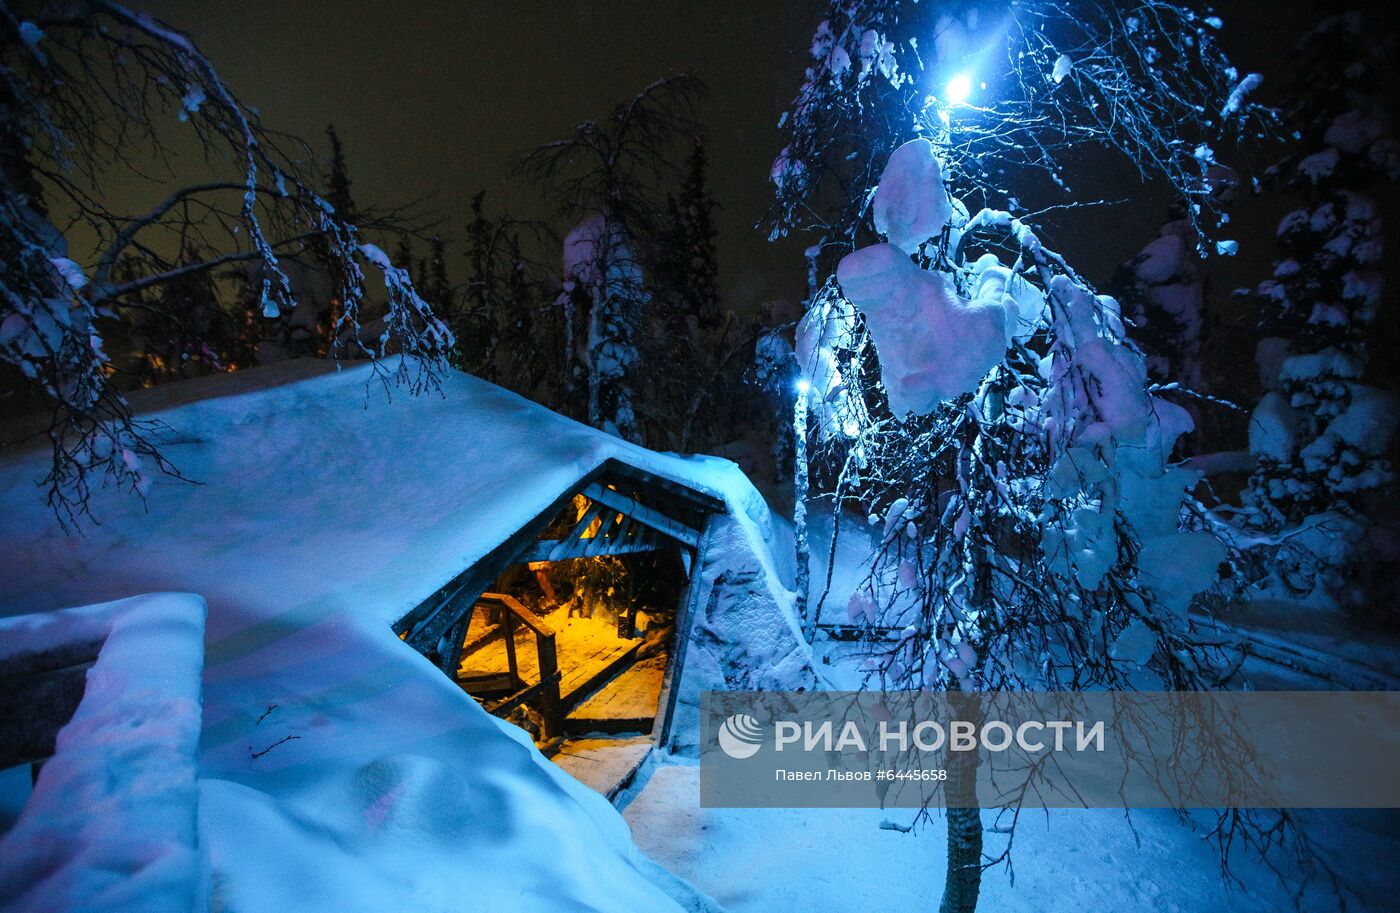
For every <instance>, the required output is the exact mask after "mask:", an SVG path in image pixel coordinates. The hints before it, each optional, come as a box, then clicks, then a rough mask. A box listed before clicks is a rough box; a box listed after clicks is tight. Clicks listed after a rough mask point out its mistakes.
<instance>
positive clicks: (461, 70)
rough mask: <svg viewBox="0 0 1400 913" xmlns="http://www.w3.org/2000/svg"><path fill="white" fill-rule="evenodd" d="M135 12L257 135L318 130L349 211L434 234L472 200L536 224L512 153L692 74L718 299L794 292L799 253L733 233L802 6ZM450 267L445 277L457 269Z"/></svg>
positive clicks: (272, 6)
mask: <svg viewBox="0 0 1400 913" xmlns="http://www.w3.org/2000/svg"><path fill="white" fill-rule="evenodd" d="M137 3H138V5H139V6H140V7H141V8H143V9H146V10H148V11H149V12H151V13H152V14H153V15H155V16H157V17H158V18H161V19H164V20H165V21H167V22H169V23H171V24H172V25H175V26H177V27H179V28H181V29H184V30H186V31H188V32H190V33H191V34H192V35H193V36H194V37H195V39H196V41H197V42H198V43H199V45H200V47H201V49H202V50H204V52H205V53H206V54H208V55H209V56H210V57H211V58H212V59H213V61H214V63H215V65H216V66H217V67H218V68H219V69H220V71H221V73H222V74H223V75H224V77H225V79H226V80H227V81H228V82H229V84H230V85H231V86H232V87H233V88H234V90H235V91H236V92H238V93H239V94H240V96H241V97H242V98H243V100H244V101H245V102H248V103H250V104H253V105H256V106H257V107H258V108H259V109H260V111H261V113H262V115H263V119H264V122H265V123H267V124H268V125H269V126H272V127H275V128H278V129H283V130H287V131H289V132H292V133H295V134H297V135H300V136H303V137H304V138H308V139H312V140H314V141H316V142H318V143H319V144H320V145H321V146H322V147H324V146H325V143H324V137H323V132H322V131H323V130H324V128H325V126H326V124H327V123H328V122H332V121H333V122H334V123H335V126H336V129H337V131H338V132H339V134H340V136H341V139H342V140H343V142H344V143H345V147H346V155H347V158H348V160H349V167H350V174H351V178H352V180H353V182H354V188H353V189H354V193H355V197H356V200H357V202H360V203H361V204H365V203H372V204H375V205H389V204H396V203H403V202H407V201H410V200H417V199H423V200H425V202H426V204H427V205H428V206H429V208H430V209H431V210H432V211H433V212H434V213H435V214H437V215H440V216H442V217H444V218H445V219H446V220H447V222H446V224H445V225H444V226H443V234H444V235H445V236H446V237H448V238H449V239H452V238H457V237H461V234H462V225H463V224H464V223H465V221H466V213H467V208H468V203H469V202H470V200H471V197H472V195H473V194H474V193H475V192H476V191H477V190H478V189H482V188H484V189H486V190H487V201H488V209H496V211H499V209H497V207H501V206H504V207H505V208H506V209H508V210H510V211H511V212H512V213H514V214H516V215H525V216H530V215H545V214H548V210H547V208H546V207H545V205H544V204H543V203H542V202H541V201H540V197H539V194H538V193H537V192H536V191H535V190H534V188H532V187H529V186H528V185H523V182H522V181H521V179H519V178H513V177H512V175H511V161H512V156H513V155H514V154H515V153H517V152H519V151H521V150H523V149H527V148H529V147H531V146H534V145H537V144H540V143H543V142H546V141H548V140H551V139H555V138H557V137H559V136H562V135H564V134H566V133H567V132H568V130H569V128H570V127H571V126H572V125H573V124H574V123H576V122H577V121H580V120H585V119H588V118H594V117H601V116H603V115H604V114H605V113H606V111H607V109H608V108H609V107H610V106H611V105H612V104H614V103H616V102H618V101H622V100H624V99H627V98H630V97H631V96H632V95H634V94H636V92H637V91H639V90H640V89H642V88H643V87H644V86H646V85H647V84H648V83H650V82H652V81H653V80H655V79H657V78H658V77H660V76H664V75H667V74H670V73H675V72H679V71H682V70H690V71H692V72H695V73H697V74H699V75H700V76H701V77H702V78H704V79H705V81H706V82H707V83H708V85H709V93H708V96H707V99H706V101H705V106H704V110H703V116H704V119H705V121H706V123H707V124H708V125H709V154H710V160H711V180H712V189H713V192H714V195H715V197H716V198H717V199H718V200H720V202H721V203H722V204H723V205H724V210H723V212H722V213H721V215H720V232H721V245H722V250H721V270H722V276H721V280H722V283H723V286H724V291H725V292H726V299H727V301H728V303H729V305H730V306H731V307H737V308H739V309H742V310H750V309H751V308H752V307H753V306H754V305H755V304H757V303H759V302H761V301H765V300H768V299H771V298H776V297H780V296H794V295H800V294H801V291H802V289H801V287H800V285H798V283H800V282H801V276H802V264H801V249H802V247H803V246H804V245H802V244H788V245H785V246H783V248H782V250H781V252H780V251H779V250H775V249H774V247H773V245H770V244H768V243H767V242H766V241H765V240H764V239H763V237H762V236H761V235H760V234H759V233H757V232H754V231H751V230H750V229H751V227H752V225H753V224H754V222H755V221H756V220H757V219H758V218H759V217H760V216H761V215H762V213H763V208H764V206H766V204H767V200H768V193H769V185H768V169H769V165H770V163H771V162H772V159H773V157H774V155H775V154H776V152H777V149H778V148H779V136H778V131H777V127H776V124H777V119H778V116H779V114H780V113H781V111H782V110H783V108H784V107H785V106H786V104H787V102H788V101H789V100H790V99H791V98H792V96H793V95H794V94H795V92H796V89H797V86H798V83H799V81H800V78H801V72H802V67H803V66H805V63H806V49H807V44H808V41H809V36H810V34H811V31H812V28H813V26H814V23H809V18H810V17H809V14H810V13H811V11H812V10H813V9H815V6H814V4H812V3H809V2H806V0H800V2H765V0H749V2H744V0H738V2H735V0H705V2H703V3H689V2H669V0H660V2H658V0H652V2H616V0H613V2H578V0H553V2H509V3H506V2H484V0H480V2H422V3H394V4H386V3H383V2H373V3H371V2H339V3H331V2H315V3H289V2H286V0H280V2H269V0H240V2H234V3H189V2H183V3H182V2H174V0H167V2H142V0H137ZM794 49H796V50H797V52H798V53H794ZM492 201H494V203H495V206H494V207H493V206H492V205H491V203H492ZM562 227H563V228H565V229H566V228H567V226H562ZM808 243H810V242H808ZM449 265H450V267H451V268H452V269H453V270H454V271H455V277H454V278H456V279H457V280H460V279H461V278H462V263H461V261H460V259H458V260H457V261H456V262H453V263H450V264H449Z"/></svg>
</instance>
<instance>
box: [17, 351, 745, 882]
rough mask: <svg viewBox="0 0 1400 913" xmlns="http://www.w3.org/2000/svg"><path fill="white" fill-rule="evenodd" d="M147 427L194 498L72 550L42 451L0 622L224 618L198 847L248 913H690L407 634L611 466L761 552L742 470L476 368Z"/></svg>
mask: <svg viewBox="0 0 1400 913" xmlns="http://www.w3.org/2000/svg"><path fill="white" fill-rule="evenodd" d="M135 405H136V407H137V409H138V411H139V412H140V413H141V414H142V415H143V416H145V417H148V418H156V419H159V420H160V421H161V422H162V423H164V425H165V429H164V430H163V431H161V432H160V436H161V439H162V440H163V441H164V444H163V448H164V452H165V453H166V455H167V456H168V457H169V458H170V459H171V460H172V461H173V462H174V463H175V464H176V465H177V466H178V467H179V469H180V471H181V472H183V473H184V474H185V475H186V476H188V477H189V478H190V479H193V480H195V481H196V482H197V483H199V484H190V483H186V482H181V481H178V480H175V479H171V478H167V477H157V478H154V479H153V480H152V483H151V485H150V489H149V492H148V493H147V496H146V499H145V502H144V503H143V502H142V501H141V500H140V499H139V498H137V497H135V496H134V495H131V494H127V493H121V492H117V491H102V492H100V493H98V494H97V496H96V497H95V498H94V500H93V503H92V510H93V514H94V515H95V517H96V519H97V521H98V524H99V525H95V526H88V527H87V528H86V529H84V530H83V532H82V534H81V535H69V534H66V533H64V532H63V531H62V530H61V529H60V528H59V527H58V525H57V523H55V522H54V519H53V517H52V515H51V514H50V513H49V512H48V509H47V507H46V506H45V504H44V499H43V494H42V491H41V490H40V489H39V488H38V487H37V483H38V481H39V479H41V478H42V476H43V474H44V470H45V459H46V456H47V454H46V453H45V452H44V451H42V450H41V449H38V448H33V449H30V450H27V451H21V452H14V451H11V452H9V453H6V454H4V455H3V457H0V551H3V553H4V554H5V556H6V559H7V560H6V565H7V573H5V574H3V575H0V616H7V615H18V614H27V613H32V612H39V611H48V610H52V609H58V608H62V607H65V606H73V605H84V604H89V603H98V602H107V601H111V600H114V599H119V598H123V597H127V596H132V595H135V594H139V593H149V592H157V591H178V592H191V593H197V594H199V595H200V596H202V597H203V598H204V599H205V601H206V602H207V604H208V627H207V634H206V663H207V666H206V672H205V680H204V700H205V706H204V729H203V736H202V745H201V758H200V763H201V777H202V779H201V786H200V788H201V801H200V816H201V824H200V830H201V838H202V839H203V840H204V842H205V845H206V846H207V847H208V850H209V852H210V854H211V858H212V864H213V868H214V872H215V886H216V887H215V889H216V891H222V892H223V893H224V894H225V895H226V896H227V898H228V906H229V907H231V908H237V909H291V908H300V909H318V908H321V907H323V906H324V907H326V908H330V907H332V906H334V907H335V908H336V909H338V910H360V909H366V910H368V909H396V908H403V907H404V906H405V902H406V898H409V897H415V898H418V899H420V900H421V901H423V903H421V904H417V905H416V906H421V907H423V908H430V907H431V908H436V907H437V906H438V905H446V904H448V903H449V901H452V902H458V901H461V899H462V898H465V897H470V898H471V904H472V905H473V906H479V907H482V908H487V907H493V906H500V907H501V908H503V909H515V910H530V909H550V910H552V909H581V908H585V907H593V908H596V909H598V910H614V909H615V910H649V909H665V908H667V907H668V905H669V901H668V900H667V899H666V895H667V894H676V893H677V892H680V894H684V891H685V889H684V888H683V887H678V886H677V885H676V884H675V883H674V881H673V880H672V879H669V877H668V876H665V875H664V873H659V872H658V871H657V870H656V869H655V867H654V866H653V865H652V864H651V863H650V862H648V861H647V860H645V859H643V858H641V857H640V856H638V855H637V853H636V851H635V849H634V848H633V847H632V844H631V841H630V838H629V836H628V834H627V830H626V826H625V824H623V822H622V820H621V818H620V817H618V816H617V815H616V814H615V812H614V811H613V809H612V808H611V807H610V806H608V805H607V803H606V802H605V801H604V800H603V799H602V798H601V797H600V796H597V795H595V794H593V793H591V792H590V791H588V790H587V789H585V788H584V787H582V786H580V785H579V784H578V783H577V782H576V781H573V780H572V779H570V778H568V777H567V776H566V775H564V774H562V773H561V772H560V771H558V770H557V769H555V768H554V766H553V765H550V764H548V763H547V762H544V761H543V759H542V758H541V757H540V756H539V754H538V753H537V752H536V751H535V750H534V748H533V746H532V745H531V744H530V743H529V741H528V739H526V738H525V737H524V735H523V733H521V732H519V731H518V730H515V729H514V727H509V726H507V725H505V724H502V723H500V722H499V721H497V720H495V719H494V718H492V717H490V716H488V715H487V714H486V713H485V712H484V711H482V710H481V709H480V707H479V706H478V705H476V704H475V703H474V702H473V701H471V700H470V699H469V698H468V697H467V696H466V695H464V694H463V693H462V691H461V690H460V689H459V688H457V686H456V685H455V684H453V683H452V682H451V681H449V680H448V679H447V678H446V677H445V676H443V675H441V674H440V673H438V672H437V671H436V670H435V669H434V668H433V667H432V665H431V664H430V663H429V662H428V661H427V660H426V659H425V658H423V657H422V656H420V655H419V654H417V653H416V652H414V651H413V650H411V649H410V648H409V647H407V646H406V645H405V644H403V643H401V642H400V641H399V640H398V638H397V637H396V636H394V634H393V633H392V631H391V630H390V625H391V623H392V622H393V621H394V620H395V619H397V618H398V617H399V616H401V615H402V614H403V613H404V612H406V611H407V610H409V609H410V608H412V607H413V606H415V605H417V604H418V603H419V602H421V601H422V600H423V599H425V598H426V597H427V596H428V595H430V594H431V593H432V592H434V590H436V589H437V588H438V587H439V586H441V585H442V584H443V583H444V582H446V581H447V580H449V579H450V578H451V577H452V576H453V575H455V574H457V573H459V572H460V571H462V570H463V569H464V568H465V567H467V566H468V565H470V564H471V563H473V562H474V561H476V560H477V559H478V558H479V557H481V556H482V555H484V554H486V553H487V552H488V551H489V550H490V549H491V548H492V547H493V546H495V545H496V544H498V543H499V542H501V541H503V540H504V539H505V538H506V537H508V536H509V535H510V534H511V533H512V532H514V531H515V530H516V529H518V528H519V527H520V526H521V525H522V524H524V523H525V522H526V521H528V520H529V519H531V518H533V517H534V516H536V515H537V514H539V513H540V512H541V511H542V510H544V509H545V508H546V507H547V506H548V505H550V504H551V503H552V502H553V501H554V500H555V499H556V498H558V497H559V496H560V495H561V494H563V493H564V492H566V491H568V490H569V489H570V488H571V487H572V486H574V485H575V484H577V483H578V482H579V480H581V479H583V478H584V477H585V476H586V475H587V474H588V473H589V472H590V471H591V470H593V469H595V468H597V467H598V466H600V465H601V464H603V463H604V461H607V460H609V459H615V460H619V461H621V462H623V463H626V464H628V465H631V466H635V467H637V468H638V469H641V470H644V471H646V472H648V473H650V474H653V475H656V476H660V477H664V478H667V479H670V480H672V481H675V482H677V483H680V484H683V485H686V486H689V487H691V488H694V489H696V490H699V491H703V492H707V493H710V494H713V495H715V496H717V497H719V498H721V499H722V500H724V501H725V502H726V503H727V504H728V506H729V510H730V514H731V516H734V517H735V518H736V519H738V520H739V522H740V523H741V524H742V525H743V526H744V527H746V528H748V529H749V530H751V533H750V535H749V537H750V538H751V539H753V538H755V537H761V536H762V531H761V530H759V529H758V527H759V526H762V525H763V524H766V523H767V522H768V519H767V518H768V515H767V509H766V507H765V506H764V505H763V503H762V499H761V498H760V497H759V496H758V494H757V492H755V491H754V489H753V487H752V486H751V485H750V484H749V483H748V481H747V480H746V479H745V478H744V477H743V475H742V473H740V472H739V470H738V469H737V467H735V466H733V464H731V463H728V462H726V461H723V460H717V459H712V458H684V457H678V456H672V455H663V454H657V453H653V452H650V451H647V450H645V449H643V448H640V447H636V446H633V445H630V444H627V443H625V442H622V441H619V440H617V439H615V438H612V437H609V436H607V435H604V434H601V433H599V432H597V431H594V430H592V429H589V428H586V427H584V426H581V425H579V424H577V423H575V422H572V421H570V420H568V419H565V418H562V417H560V416H558V415H556V414H554V413H551V412H549V411H548V410H545V409H543V408H542V407H540V406H538V405H535V404H533V403H530V402H528V401H526V400H524V399H522V398H521V397H518V396H516V395H514V394H511V393H509V392H506V391H504V390H501V389H499V388H497V387H494V386H492V385H490V384H488V383H485V382H483V381H480V380H477V379H475V378H472V377H469V376H466V375H463V374H459V373H456V372H452V373H450V374H449V375H448V376H447V377H446V379H445V381H444V384H443V387H442V390H441V393H440V394H438V393H429V394H425V395H420V396H410V395H408V394H407V393H405V392H402V391H398V390H395V391H392V395H391V396H386V395H385V392H384V391H383V390H382V389H381V387H380V385H379V383H378V381H376V380H374V379H373V377H372V375H371V368H370V366H369V365H367V364H365V365H358V366H353V367H349V368H347V369H344V370H339V371H337V370H335V369H334V368H333V367H330V366H328V365H326V364H324V363H321V362H315V361H294V362H287V363H282V364H278V365H273V366H270V367H266V368H261V369H256V370H250V371H246V372H239V373H238V374H235V375H233V376H225V377H213V378H205V379H200V380H195V381H189V382H185V383H180V384H171V385H168V386H166V387H162V388H157V389H156V390H152V391H146V392H145V393H143V394H141V395H138V396H137V397H136V398H135ZM755 544H756V546H757V550H758V551H762V547H761V546H762V543H761V541H757V540H756V542H755ZM758 560H759V561H761V562H763V563H765V564H768V563H769V559H768V558H767V557H759V559H758ZM770 568H771V565H770ZM152 661H153V662H158V661H159V659H158V658H153V660H152ZM274 743H277V744H276V747H271V748H270V746H273V745H274ZM269 748H270V750H268V749H269ZM261 845H267V846H275V847H276V850H275V851H273V852H257V851H255V850H253V849H251V848H253V847H257V846H261ZM310 873H315V874H314V875H312V874H310ZM658 885H660V887H658ZM409 905H410V906H414V905H413V904H409Z"/></svg>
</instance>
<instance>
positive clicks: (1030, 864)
mask: <svg viewBox="0 0 1400 913" xmlns="http://www.w3.org/2000/svg"><path fill="white" fill-rule="evenodd" d="M909 814H910V813H909V812H907V811H896V812H895V813H894V814H893V816H892V817H893V820H894V821H896V822H900V823H904V822H907V821H908V816H909ZM1312 815H1313V817H1314V818H1315V819H1316V824H1317V826H1318V830H1319V831H1320V833H1321V837H1320V838H1319V839H1322V840H1324V841H1326V842H1327V843H1328V844H1329V845H1331V846H1333V847H1336V846H1338V845H1342V846H1343V847H1344V849H1342V851H1341V852H1338V853H1336V854H1335V856H1336V858H1338V859H1340V860H1341V861H1342V863H1343V864H1344V865H1345V867H1346V871H1347V875H1348V877H1349V878H1351V879H1353V882H1352V883H1353V884H1355V885H1357V887H1358V890H1360V892H1361V893H1362V895H1363V902H1362V903H1360V904H1358V905H1357V906H1356V907H1355V909H1362V910H1376V911H1381V910H1389V909H1393V907H1391V906H1390V905H1389V901H1388V900H1382V899H1381V898H1393V897H1395V896H1396V893H1395V892H1396V891H1397V890H1400V883H1398V882H1400V879H1397V874H1396V872H1395V870H1394V860H1395V859H1396V858H1400V821H1397V814H1396V813H1357V812H1341V813H1326V815H1325V816H1324V815H1323V814H1322V813H1312ZM886 816H887V815H886V813H885V812H882V811H880V810H878V809H706V808H701V807H700V791H699V767H698V766H697V765H696V764H695V763H694V762H685V761H673V762H671V763H666V764H663V765H662V766H660V767H658V768H656V770H655V771H654V772H653V773H652V775H651V779H650V780H649V781H647V783H646V785H645V786H644V787H643V788H642V789H641V791H640V792H639V793H638V794H637V795H636V796H635V798H633V800H632V801H631V803H630V804H629V805H628V806H627V808H626V809H625V811H624V817H625V818H626V819H627V821H628V823H629V824H630V825H631V826H632V835H633V839H634V840H635V841H636V843H637V846H638V848H640V849H641V850H642V852H644V853H646V854H647V855H648V856H650V857H651V858H653V859H655V860H656V861H657V862H659V863H661V864H662V865H663V866H665V867H666V868H668V869H670V870H671V871H672V872H674V873H675V874H677V875H679V876H681V877H682V878H684V879H686V880H688V881H689V882H691V883H692V884H694V885H695V886H696V887H697V888H699V889H700V890H702V891H704V892H706V893H707V894H709V895H710V896H711V897H714V898H715V899H716V900H717V901H719V902H720V903H721V904H723V905H724V906H725V908H726V909H728V910H730V911H731V913H745V911H764V913H771V911H773V910H819V911H825V910H833V911H835V910H886V911H906V910H907V911H913V910H929V909H933V907H934V906H935V905H936V904H937V902H938V896H939V889H940V887H941V885H942V879H943V874H942V873H943V856H944V841H943V833H942V822H941V821H935V822H934V824H933V825H932V826H929V827H925V828H923V829H922V830H921V831H919V832H917V833H907V834H906V833H900V832H899V831H894V830H881V829H880V822H881V821H882V820H884V819H885V818H886ZM1342 823H1345V824H1346V827H1345V828H1342V827H1339V826H1338V825H1340V824H1342ZM1133 828H1136V830H1137V837H1138V839H1139V840H1140V843H1136V842H1135V841H1134V834H1133ZM1002 839H1003V838H1000V837H997V836H995V835H992V834H989V835H988V839H987V848H988V849H989V850H990V849H994V848H995V849H996V850H999V849H1000V848H1001V845H1002V844H1001V842H1000V841H1001V840H1002ZM1014 862H1015V876H1016V877H1015V880H1014V883H1013V882H1012V880H1011V879H1009V878H1008V877H1007V875H1006V873H1005V872H1004V871H1003V870H1002V869H994V870H992V871H990V872H988V874H987V876H986V878H985V880H984V881H983V904H982V906H983V908H984V909H987V910H995V911H997V913H1022V911H1024V913H1043V911H1045V910H1047V909H1054V910H1085V911H1089V910H1092V911H1095V913H1119V911H1123V913H1127V911H1143V910H1152V911H1154V913H1212V911H1230V913H1255V911H1258V913H1278V911H1283V910H1288V909H1292V903H1291V900H1290V898H1289V895H1288V894H1287V892H1285V891H1284V890H1283V889H1282V888H1281V887H1280V886H1279V885H1278V883H1277V881H1275V880H1273V878H1272V876H1271V875H1269V874H1268V873H1267V872H1265V871H1263V870H1262V868H1261V867H1260V866H1259V865H1258V864H1257V863H1253V862H1250V863H1247V864H1242V865H1240V866H1239V874H1240V875H1241V876H1242V877H1243V878H1244V881H1245V883H1246V885H1247V887H1246V888H1243V889H1240V888H1234V889H1231V888H1229V887H1227V886H1226V885H1225V884H1224V883H1222V881H1221V879H1220V876H1219V868H1218V865H1217V860H1216V855H1215V851H1214V849H1213V848H1212V847H1211V846H1210V845H1208V844H1207V843H1206V842H1205V841H1204V840H1202V839H1201V838H1200V837H1199V836H1198V835H1197V834H1195V833H1193V832H1192V831H1191V830H1190V829H1189V828H1188V827H1187V826H1186V825H1184V824H1183V823H1181V822H1179V821H1178V820H1177V819H1176V818H1175V817H1174V816H1173V815H1172V814H1171V813H1169V812H1161V811H1139V812H1134V813H1133V818H1132V827H1130V826H1129V825H1128V823H1127V822H1126V821H1124V819H1123V816H1122V813H1121V812H1115V811H1104V810H1092V811H1090V810H1056V811H1053V812H1051V813H1050V817H1049V819H1048V822H1047V819H1046V817H1045V816H1044V815H1043V814H1041V813H1027V815H1026V816H1025V817H1024V818H1023V819H1022V823H1021V826H1020V829H1019V831H1018V833H1017V835H1016V853H1015V857H1014ZM1335 908H1336V906H1335V902H1334V901H1332V900H1331V899H1325V900H1324V899H1320V898H1319V899H1316V900H1315V901H1313V902H1310V903H1307V904H1305V905H1304V909H1305V910H1332V909H1335Z"/></svg>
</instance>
